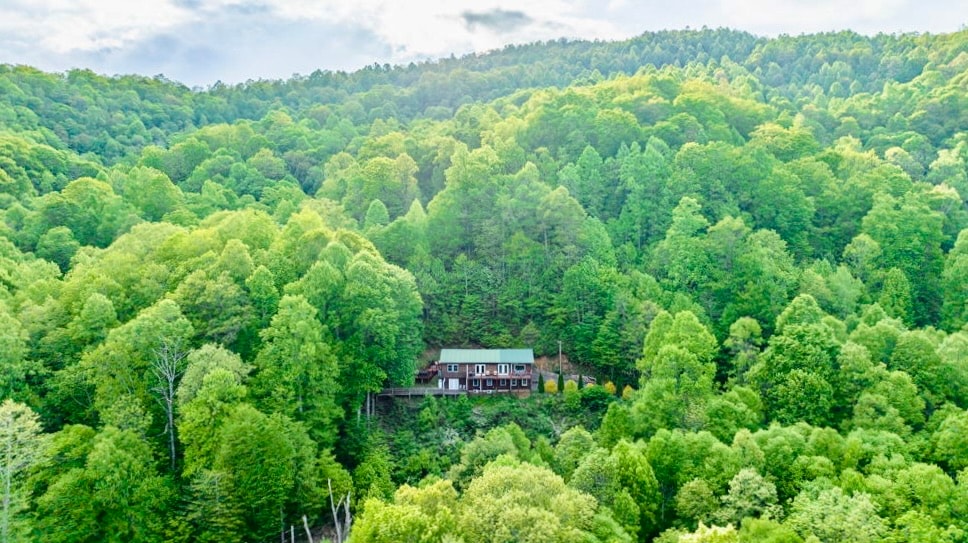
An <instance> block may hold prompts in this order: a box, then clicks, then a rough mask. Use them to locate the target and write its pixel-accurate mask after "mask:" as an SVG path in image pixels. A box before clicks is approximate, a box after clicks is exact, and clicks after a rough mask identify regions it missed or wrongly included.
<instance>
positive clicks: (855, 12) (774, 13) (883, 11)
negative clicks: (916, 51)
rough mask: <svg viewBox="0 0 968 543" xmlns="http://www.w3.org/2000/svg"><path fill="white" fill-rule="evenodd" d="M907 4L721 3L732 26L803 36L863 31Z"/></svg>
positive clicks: (855, 0) (835, 0) (874, 0)
mask: <svg viewBox="0 0 968 543" xmlns="http://www.w3.org/2000/svg"><path fill="white" fill-rule="evenodd" d="M905 4H907V1H906V0H850V1H844V0H720V11H721V13H722V18H723V20H724V24H727V25H729V26H733V27H737V28H753V29H765V30H767V31H768V33H775V32H787V33H803V32H815V31H826V30H833V29H838V30H842V29H848V28H852V29H860V27H862V26H867V25H869V24H870V23H877V22H881V21H888V20H891V19H893V18H895V17H897V15H898V13H899V12H900V11H901V10H902V8H904V7H905ZM771 31H772V32H771Z"/></svg>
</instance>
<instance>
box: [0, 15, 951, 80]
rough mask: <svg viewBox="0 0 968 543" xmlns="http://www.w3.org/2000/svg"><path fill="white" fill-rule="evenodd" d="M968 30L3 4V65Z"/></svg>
mask: <svg viewBox="0 0 968 543" xmlns="http://www.w3.org/2000/svg"><path fill="white" fill-rule="evenodd" d="M966 23H968V1H966V0H638V1H636V0H527V1H522V0H510V1H509V0H476V1H468V0H436V1H433V0H416V1H403V0H396V1H393V0H353V1H336V0H0V63H3V64H27V65H31V66H35V67H38V68H40V69H43V70H47V71H64V70H68V69H72V68H89V69H91V70H94V71H95V72H98V73H102V74H108V75H114V74H129V73H136V74H142V75H147V76H155V75H164V76H165V77H167V78H169V79H172V80H175V81H180V82H182V83H184V84H186V85H188V86H191V87H201V88H204V87H207V86H209V85H211V84H213V83H215V82H216V81H221V82H223V83H239V82H243V81H247V80H257V79H285V78H288V77H291V76H292V75H294V74H309V73H312V72H313V71H315V70H317V69H322V70H354V69H357V68H361V67H363V66H366V65H369V64H373V63H379V64H385V63H389V64H406V63H409V62H411V61H419V60H427V59H434V58H440V57H447V56H450V55H452V54H454V55H457V56H460V55H463V54H466V53H470V52H484V51H489V50H492V49H498V48H501V47H503V46H504V45H507V44H510V43H529V42H533V41H539V40H548V39H557V38H562V37H563V38H572V39H575V38H581V39H589V40H594V39H598V40H617V39H625V38H630V37H633V36H636V35H638V34H641V33H642V32H645V31H655V30H665V29H684V28H687V27H689V28H694V29H696V28H701V27H703V26H707V27H710V28H718V27H729V28H734V29H738V30H745V31H748V32H752V33H753V34H756V35H760V36H776V35H778V34H791V35H798V34H803V33H813V32H825V31H835V30H854V31H857V32H860V33H863V34H876V33H878V32H885V33H898V32H933V33H934V32H953V31H957V30H961V29H962V28H965V25H966Z"/></svg>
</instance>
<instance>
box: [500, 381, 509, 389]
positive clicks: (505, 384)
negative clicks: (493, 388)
mask: <svg viewBox="0 0 968 543" xmlns="http://www.w3.org/2000/svg"><path fill="white" fill-rule="evenodd" d="M506 386H508V380H507V379H501V388H504V387H506Z"/></svg>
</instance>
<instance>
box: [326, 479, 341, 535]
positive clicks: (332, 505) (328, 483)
mask: <svg viewBox="0 0 968 543" xmlns="http://www.w3.org/2000/svg"><path fill="white" fill-rule="evenodd" d="M326 486H327V487H328V488H329V508H330V510H332V512H333V524H334V525H336V543H343V531H342V530H340V526H339V515H338V514H337V512H336V511H337V509H338V508H339V505H337V504H335V503H333V480H332V479H326ZM342 502H343V500H340V503H342Z"/></svg>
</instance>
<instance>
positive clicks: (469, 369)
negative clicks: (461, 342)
mask: <svg viewBox="0 0 968 543" xmlns="http://www.w3.org/2000/svg"><path fill="white" fill-rule="evenodd" d="M437 367H438V368H440V380H439V382H438V383H439V384H438V386H439V387H440V388H442V389H445V390H464V391H467V392H468V393H471V394H474V393H502V392H503V393H515V394H527V393H530V391H531V387H532V385H533V384H534V383H533V382H532V379H531V373H532V368H533V367H534V351H533V350H531V349H443V350H441V351H440V360H439V361H438V362H437Z"/></svg>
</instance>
